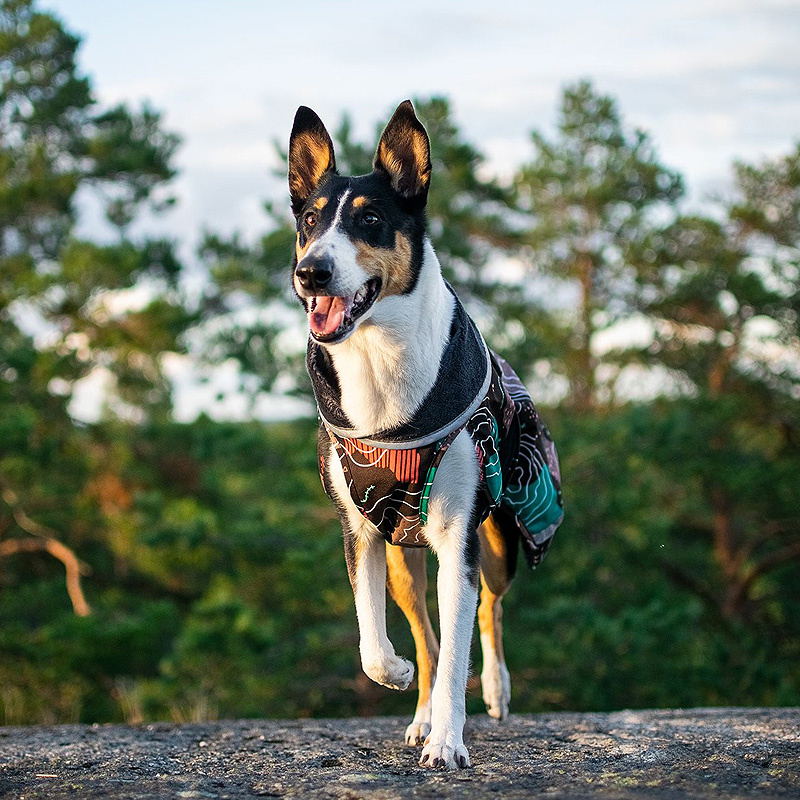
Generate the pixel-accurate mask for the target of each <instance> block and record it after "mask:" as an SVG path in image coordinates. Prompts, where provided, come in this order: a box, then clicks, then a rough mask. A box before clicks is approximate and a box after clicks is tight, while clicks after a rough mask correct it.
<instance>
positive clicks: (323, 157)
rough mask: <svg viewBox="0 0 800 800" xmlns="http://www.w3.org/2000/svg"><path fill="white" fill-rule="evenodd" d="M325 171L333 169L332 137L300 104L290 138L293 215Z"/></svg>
mask: <svg viewBox="0 0 800 800" xmlns="http://www.w3.org/2000/svg"><path fill="white" fill-rule="evenodd" d="M328 172H336V157H335V156H334V154H333V142H332V141H331V137H330V136H329V135H328V131H327V130H325V126H324V125H323V124H322V120H321V119H320V118H319V117H318V116H317V115H316V114H315V113H314V112H313V111H312V110H311V109H310V108H308V107H307V106H300V108H298V109H297V114H296V115H295V118H294V125H293V126H292V135H291V136H290V137H289V194H290V195H291V198H292V211H294V213H295V215H297V214H299V213H300V211H301V209H302V208H303V206H304V205H305V202H306V200H308V198H309V197H310V196H311V194H312V192H313V191H314V190H315V189H316V188H317V186H319V183H320V181H321V180H322V178H323V176H324V175H325V174H326V173H328Z"/></svg>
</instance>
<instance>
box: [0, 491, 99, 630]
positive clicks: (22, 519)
mask: <svg viewBox="0 0 800 800" xmlns="http://www.w3.org/2000/svg"><path fill="white" fill-rule="evenodd" d="M0 496H2V498H3V500H4V501H5V503H6V504H7V505H8V507H9V508H10V509H11V514H12V516H13V517H14V522H16V523H17V525H18V526H19V527H20V528H22V530H23V531H25V532H26V533H29V534H30V535H31V536H35V537H36V538H35V539H8V540H7V541H4V542H0V558H2V557H3V556H9V555H12V554H14V553H31V552H35V551H37V550H44V551H46V552H48V553H50V555H51V556H53V558H57V559H58V560H59V561H60V562H61V563H62V564H63V565H64V569H65V570H66V573H67V593H68V594H69V599H70V600H71V601H72V608H73V610H74V612H75V613H76V614H77V615H78V616H79V617H86V616H88V615H89V614H90V613H91V609H90V608H89V604H88V603H87V602H86V598H85V597H84V595H83V589H81V575H82V574H83V575H86V574H88V572H89V567H88V566H87V565H86V564H83V563H82V562H81V561H79V560H78V557H77V556H76V555H75V553H74V552H73V551H72V550H71V549H70V548H69V547H67V546H66V545H65V544H63V543H62V542H60V541H59V540H58V539H57V538H56V532H55V531H54V530H52V528H48V527H47V526H46V525H41V524H39V523H38V522H36V521H35V520H33V519H31V518H30V517H29V516H28V515H27V514H26V513H25V511H24V510H23V509H22V508H21V507H20V505H19V498H18V497H17V494H16V492H14V491H13V490H12V489H10V488H8V487H7V486H6V487H3V490H2V493H0Z"/></svg>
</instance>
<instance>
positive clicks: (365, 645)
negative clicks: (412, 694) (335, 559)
mask: <svg viewBox="0 0 800 800" xmlns="http://www.w3.org/2000/svg"><path fill="white" fill-rule="evenodd" d="M350 535H351V536H353V537H354V541H353V542H352V543H351V547H352V548H353V555H352V558H351V560H352V562H353V568H352V570H351V576H350V581H351V583H352V586H353V594H354V595H355V601H356V616H357V617H358V632H359V641H360V650H361V666H362V668H363V670H364V672H365V673H366V675H367V677H369V678H371V679H372V680H373V681H375V682H376V683H380V684H382V685H383V686H388V687H389V688H390V689H400V690H403V689H407V688H408V685H409V684H410V683H411V681H412V679H413V677H414V667H413V665H412V664H411V662H410V661H407V660H406V659H405V658H401V657H400V656H398V655H397V654H396V653H395V651H394V647H393V645H392V643H391V642H390V641H389V636H388V634H387V633H386V545H385V543H384V540H383V537H382V536H380V534H378V532H377V531H376V530H375V529H374V528H373V527H372V526H371V525H361V527H360V528H359V529H357V530H356V531H355V532H354V533H353V534H350ZM347 536H348V533H347V532H345V537H347ZM346 544H347V543H346Z"/></svg>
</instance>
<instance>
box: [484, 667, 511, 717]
mask: <svg viewBox="0 0 800 800" xmlns="http://www.w3.org/2000/svg"><path fill="white" fill-rule="evenodd" d="M481 688H482V689H483V702H484V703H485V704H486V713H487V714H488V715H489V716H490V717H494V718H495V719H499V720H504V719H505V718H506V717H507V716H508V704H509V702H510V701H511V676H510V675H509V674H508V669H507V668H506V665H505V664H501V663H500V662H499V661H493V662H492V663H491V664H488V665H487V668H486V669H484V670H483V672H481Z"/></svg>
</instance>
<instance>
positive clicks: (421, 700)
mask: <svg viewBox="0 0 800 800" xmlns="http://www.w3.org/2000/svg"><path fill="white" fill-rule="evenodd" d="M426 556H427V551H426V550H424V549H422V548H409V547H395V546H393V545H388V544H387V545H386V560H387V563H388V567H389V592H390V593H391V595H392V598H393V599H394V601H395V602H396V603H397V605H398V606H399V607H400V610H401V611H402V612H403V614H405V616H406V619H407V620H408V624H409V625H410V626H411V634H412V636H413V637H414V645H415V647H416V650H417V683H418V689H419V697H418V699H417V710H416V712H415V713H414V719H413V720H412V721H411V724H410V725H409V726H408V727H407V728H406V732H405V740H406V744H411V745H416V744H422V743H423V742H424V741H425V737H426V736H427V735H428V734H429V733H430V731H431V690H432V689H433V682H434V680H435V679H436V662H437V661H438V659H439V643H438V642H437V641H436V636H435V634H434V632H433V626H432V625H431V620H430V617H429V616H428V607H427V605H426V603H425V593H426V590H427V588H428V574H427V572H426V570H425V559H426Z"/></svg>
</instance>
